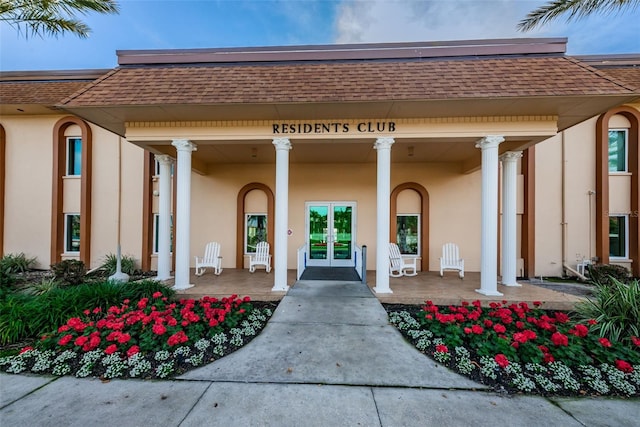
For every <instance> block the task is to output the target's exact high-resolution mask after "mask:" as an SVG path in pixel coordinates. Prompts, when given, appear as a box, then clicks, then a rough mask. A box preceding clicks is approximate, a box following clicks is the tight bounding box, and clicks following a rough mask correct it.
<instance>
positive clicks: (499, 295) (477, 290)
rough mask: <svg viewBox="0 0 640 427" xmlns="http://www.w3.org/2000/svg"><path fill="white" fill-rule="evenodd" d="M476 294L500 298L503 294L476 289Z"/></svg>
mask: <svg viewBox="0 0 640 427" xmlns="http://www.w3.org/2000/svg"><path fill="white" fill-rule="evenodd" d="M476 292H477V293H479V294H482V295H487V296H490V297H501V296H502V295H503V294H502V293H500V292H498V291H487V290H485V289H476Z"/></svg>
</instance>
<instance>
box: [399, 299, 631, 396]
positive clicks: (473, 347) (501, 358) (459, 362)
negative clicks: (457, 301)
mask: <svg viewBox="0 0 640 427" xmlns="http://www.w3.org/2000/svg"><path fill="white" fill-rule="evenodd" d="M506 304H507V303H506V301H503V302H502V303H491V304H490V306H489V307H488V308H487V307H482V306H481V304H480V301H474V302H473V303H471V304H469V303H467V302H463V303H462V305H460V306H449V307H439V306H435V305H433V303H431V302H430V301H427V302H426V304H425V305H424V306H423V307H421V309H420V310H413V312H409V311H406V310H400V309H397V308H394V307H389V308H388V311H389V320H390V322H391V323H392V324H394V325H395V326H396V327H397V328H398V329H399V330H400V331H401V332H402V333H403V334H404V335H405V337H407V338H408V339H409V340H410V341H411V342H413V344H414V345H415V346H416V348H417V349H418V350H420V351H422V352H423V353H425V354H427V355H429V356H431V357H433V358H434V359H435V360H436V361H438V362H439V363H441V364H443V365H445V366H448V367H450V368H451V369H453V370H455V371H457V372H459V373H461V374H463V375H466V376H469V377H470V378H472V379H474V380H476V381H480V382H482V383H484V384H489V385H492V386H494V387H495V388H496V389H498V390H504V391H508V392H526V393H536V394H543V395H551V394H556V395H585V394H592V395H624V396H638V395H640V338H638V337H628V339H626V340H625V342H611V341H609V340H608V339H606V338H602V337H599V336H597V335H596V334H595V333H592V332H591V331H590V328H591V327H592V326H593V324H594V321H589V322H586V323H584V324H582V323H574V322H571V319H570V318H569V316H568V315H567V314H566V313H564V312H553V313H549V312H546V311H544V310H541V309H540V308H539V306H540V304H539V303H534V308H531V307H529V306H528V305H527V304H526V303H519V304H511V305H509V306H507V305H506Z"/></svg>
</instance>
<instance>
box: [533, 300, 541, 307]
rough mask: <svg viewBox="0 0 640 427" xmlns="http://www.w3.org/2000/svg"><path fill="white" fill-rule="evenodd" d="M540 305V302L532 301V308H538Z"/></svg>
mask: <svg viewBox="0 0 640 427" xmlns="http://www.w3.org/2000/svg"><path fill="white" fill-rule="evenodd" d="M541 305H542V302H540V301H534V302H533V306H534V307H540V306H541Z"/></svg>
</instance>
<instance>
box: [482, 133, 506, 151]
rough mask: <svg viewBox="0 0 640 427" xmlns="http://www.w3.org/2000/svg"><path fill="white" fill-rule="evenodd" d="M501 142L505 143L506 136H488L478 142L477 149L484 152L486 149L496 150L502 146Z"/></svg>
mask: <svg viewBox="0 0 640 427" xmlns="http://www.w3.org/2000/svg"><path fill="white" fill-rule="evenodd" d="M501 142H504V136H501V135H487V136H485V137H484V138H482V139H480V140H479V141H478V142H476V148H479V149H481V150H484V149H486V148H496V147H497V146H498V145H500V143H501Z"/></svg>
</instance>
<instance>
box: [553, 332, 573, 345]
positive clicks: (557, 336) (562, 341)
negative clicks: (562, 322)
mask: <svg viewBox="0 0 640 427" xmlns="http://www.w3.org/2000/svg"><path fill="white" fill-rule="evenodd" d="M551 342H553V344H554V345H557V346H568V345H569V338H567V336H566V335H564V334H561V333H560V332H555V333H554V334H553V335H551Z"/></svg>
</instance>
